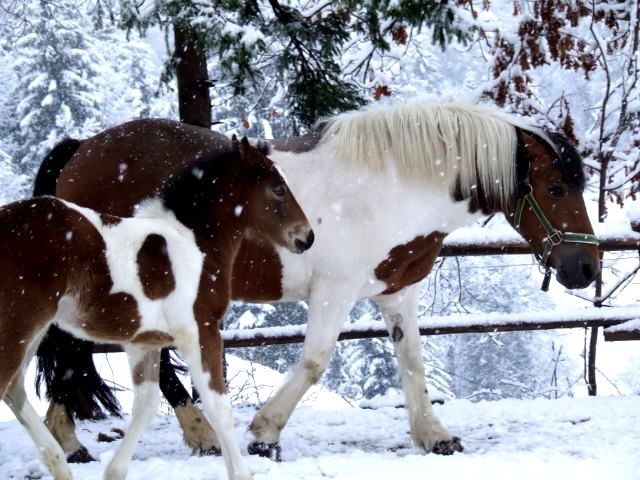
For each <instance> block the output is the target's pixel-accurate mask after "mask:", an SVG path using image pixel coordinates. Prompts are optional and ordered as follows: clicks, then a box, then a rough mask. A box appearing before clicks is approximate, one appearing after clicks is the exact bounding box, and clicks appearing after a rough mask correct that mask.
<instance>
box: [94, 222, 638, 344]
mask: <svg viewBox="0 0 640 480" xmlns="http://www.w3.org/2000/svg"><path fill="white" fill-rule="evenodd" d="M595 229H596V232H595V233H596V235H597V237H598V238H599V239H600V246H599V248H600V250H601V251H603V252H605V251H606V252H609V251H625V250H626V251H628V250H635V251H639V250H640V233H637V232H634V231H632V230H631V229H630V227H629V225H628V224H624V223H620V224H600V225H595ZM527 253H531V249H530V247H529V245H528V244H527V243H526V242H525V241H524V240H523V239H522V237H520V236H519V235H518V234H517V233H515V232H514V231H513V230H512V229H510V228H509V227H508V226H506V225H505V228H504V229H501V228H499V229H492V230H487V229H483V228H479V227H469V228H461V229H459V230H456V231H455V232H454V233H452V234H450V235H449V236H448V237H447V238H446V239H445V242H444V245H443V248H442V252H441V254H440V255H441V256H473V255H504V254H527ZM585 327H614V328H605V330H604V335H605V340H608V341H617V340H639V339H640V306H638V307H609V308H607V307H603V308H585V309H582V310H581V309H577V310H576V309H573V310H571V311H562V310H556V311H539V312H524V313H515V314H498V313H488V314H467V315H455V316H445V317H429V318H428V319H424V320H422V321H420V322H419V328H420V334H421V335H444V334H451V333H484V332H510V331H525V330H553V329H558V328H585ZM305 331H306V326H305V325H295V326H294V325H291V326H285V327H266V328H253V329H246V330H225V331H224V332H223V338H224V341H225V347H228V348H237V347H255V346H263V345H281V344H287V343H301V342H303V341H304V335H305ZM387 335H388V332H387V330H386V328H385V327H384V325H382V324H381V323H380V322H356V323H352V324H348V325H346V326H345V327H344V329H343V330H342V332H341V334H340V337H339V340H353V339H359V338H375V337H386V336H387ZM119 351H121V350H120V348H119V347H118V346H114V345H96V347H95V352H96V353H108V352H119Z"/></svg>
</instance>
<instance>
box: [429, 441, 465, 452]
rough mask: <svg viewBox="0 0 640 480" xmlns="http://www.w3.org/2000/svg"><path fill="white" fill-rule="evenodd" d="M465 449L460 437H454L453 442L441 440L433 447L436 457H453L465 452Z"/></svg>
mask: <svg viewBox="0 0 640 480" xmlns="http://www.w3.org/2000/svg"><path fill="white" fill-rule="evenodd" d="M463 451H464V447H463V446H462V442H461V441H460V438H459V437H453V438H452V439H451V440H440V441H439V442H436V444H435V445H434V447H433V453H435V454H436V455H453V454H454V453H456V452H463Z"/></svg>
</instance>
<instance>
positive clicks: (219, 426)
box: [0, 139, 312, 480]
mask: <svg viewBox="0 0 640 480" xmlns="http://www.w3.org/2000/svg"><path fill="white" fill-rule="evenodd" d="M234 145H235V148H233V149H232V151H231V152H229V153H224V154H221V155H217V156H215V157H213V158H209V157H206V158H205V159H204V161H202V162H200V163H198V164H195V165H192V166H191V167H190V168H189V169H188V170H185V171H183V172H182V173H180V174H178V175H176V176H175V177H174V178H172V179H171V181H170V182H169V183H168V184H167V185H166V186H165V187H164V188H163V191H162V192H161V194H160V195H159V198H157V199H153V200H148V201H145V202H143V203H142V204H140V205H139V206H138V208H137V209H136V214H135V216H134V217H132V218H121V217H114V216H110V215H105V214H98V213H96V212H95V211H94V210H89V209H87V208H83V207H79V206H77V205H75V204H72V203H67V202H66V201H63V200H60V199H58V198H55V197H46V196H45V197H36V198H34V199H27V200H22V201H19V202H15V203H12V204H9V205H6V206H4V207H2V208H0V244H1V245H2V249H0V252H1V253H0V264H1V265H2V282H0V351H1V352H2V362H0V398H2V399H4V400H6V401H7V403H8V404H9V405H10V407H11V409H12V410H13V412H14V413H15V415H16V417H17V418H18V419H19V420H20V422H22V424H23V425H24V426H25V427H26V428H27V430H28V432H29V434H30V435H31V437H32V438H33V440H34V441H35V443H36V445H37V446H38V448H39V450H40V451H41V452H42V456H43V459H44V462H45V463H46V465H47V467H48V468H49V470H50V471H51V473H52V474H53V476H54V477H55V478H56V480H63V479H71V478H72V474H71V471H70V469H69V466H68V465H67V463H66V459H65V454H64V452H63V450H62V449H61V448H60V446H59V445H58V443H57V442H56V440H55V439H54V437H53V436H52V435H51V433H50V432H49V430H47V428H46V427H45V425H44V424H43V423H42V421H41V420H40V418H39V417H38V416H37V414H36V412H35V411H34V409H33V407H32V406H31V404H30V403H29V401H28V400H27V398H26V395H25V390H24V370H25V368H26V364H27V363H28V361H29V359H30V358H31V357H32V356H33V354H34V353H35V349H36V348H37V346H38V343H39V340H40V339H41V338H42V336H43V334H44V333H45V332H46V329H47V327H49V325H51V324H55V325H57V326H58V327H60V328H62V329H64V330H66V331H68V332H70V333H72V334H73V335H75V336H78V337H80V338H83V339H87V340H92V341H100V342H109V343H117V344H121V345H123V346H124V348H125V350H126V352H127V355H128V358H129V364H130V368H131V375H132V377H133V384H134V403H133V413H132V419H131V424H130V426H129V429H128V431H127V433H126V435H125V437H124V439H123V440H122V442H121V444H120V445H119V447H118V450H117V451H116V454H115V455H114V457H113V459H112V460H111V461H110V463H109V465H108V467H107V470H106V473H105V478H106V479H109V480H115V479H122V478H124V477H125V475H126V472H127V466H128V463H129V461H130V460H131V457H132V455H133V452H134V449H135V447H136V444H137V442H138V440H139V438H140V436H141V435H142V432H143V430H144V429H145V428H146V426H147V425H148V424H149V422H150V421H151V420H152V419H153V417H154V415H155V413H156V410H157V407H158V404H159V400H160V392H159V389H158V379H159V364H160V348H161V347H166V346H170V345H174V346H175V347H177V348H178V349H179V350H180V351H181V352H182V354H183V356H184V358H185V360H186V362H187V364H188V366H189V369H190V372H191V376H192V379H193V382H194V385H196V386H197V388H198V390H199V391H200V393H201V395H202V405H203V409H204V413H205V415H206V417H207V419H208V420H209V421H210V422H211V424H212V425H213V427H214V429H215V431H216V433H217V435H218V439H219V440H220V446H221V448H222V453H223V455H224V458H225V461H226V466H227V472H228V476H229V478H230V479H249V478H251V474H250V473H249V470H248V469H247V467H246V466H245V465H244V462H243V460H242V456H241V454H240V450H239V448H238V445H237V443H236V441H235V438H234V435H233V422H232V419H231V403H230V401H229V399H228V397H227V395H226V393H225V392H226V387H225V384H224V379H223V373H222V340H221V336H220V322H221V321H222V318H223V316H224V314H225V312H226V309H227V305H228V303H229V299H230V295H231V269H232V266H233V262H234V259H235V256H236V253H237V251H238V248H239V246H240V242H241V241H242V238H243V237H245V235H247V233H250V234H251V235H258V234H259V235H261V236H264V237H265V238H266V239H268V241H270V242H273V243H274V244H276V245H279V246H281V247H283V248H285V249H287V250H288V251H291V252H294V253H301V252H302V251H303V250H306V249H307V248H308V246H310V244H311V243H312V242H311V239H312V230H311V228H310V225H309V224H308V222H307V219H306V217H305V216H304V214H303V212H302V210H301V209H300V207H299V205H298V204H297V202H296V200H295V199H294V197H293V196H292V195H291V193H290V192H289V191H288V189H287V185H286V183H285V181H284V180H283V178H282V177H281V175H280V173H278V170H277V169H276V168H274V165H273V163H272V162H271V161H270V160H269V159H268V158H267V157H266V156H264V155H263V154H262V153H261V152H259V151H258V150H256V149H255V148H253V147H251V146H250V145H249V143H248V141H247V140H246V139H243V141H242V143H241V144H238V142H237V141H236V142H235V144H234ZM194 215H195V216H197V217H198V218H203V219H206V223H204V222H203V225H202V230H201V231H199V232H198V233H199V235H198V236H195V235H194V228H193V226H192V225H191V223H190V222H191V218H192V217H193V216H194ZM201 250H202V251H203V252H207V253H206V254H203V253H202V252H201ZM213 252H215V253H213ZM212 272H215V274H213V273H212Z"/></svg>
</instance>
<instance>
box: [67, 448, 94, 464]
mask: <svg viewBox="0 0 640 480" xmlns="http://www.w3.org/2000/svg"><path fill="white" fill-rule="evenodd" d="M95 461H96V459H95V458H93V457H92V456H91V454H90V453H89V450H87V449H86V448H85V447H81V448H79V449H78V450H76V451H75V452H73V453H70V454H69V455H67V462H69V463H90V462H95Z"/></svg>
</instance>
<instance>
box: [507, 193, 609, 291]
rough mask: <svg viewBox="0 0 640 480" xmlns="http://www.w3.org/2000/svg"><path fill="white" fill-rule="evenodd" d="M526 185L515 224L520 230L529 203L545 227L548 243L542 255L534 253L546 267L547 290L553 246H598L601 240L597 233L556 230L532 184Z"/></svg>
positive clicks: (543, 283) (517, 210) (544, 286)
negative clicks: (534, 194) (566, 244)
mask: <svg viewBox="0 0 640 480" xmlns="http://www.w3.org/2000/svg"><path fill="white" fill-rule="evenodd" d="M526 186H527V187H529V193H527V194H525V195H523V196H522V197H520V199H519V200H518V205H517V206H516V212H515V215H514V225H515V228H516V230H518V231H520V221H521V220H522V212H523V211H524V207H525V205H526V204H528V205H529V207H530V208H531V211H532V212H533V214H534V215H535V216H536V218H537V219H538V221H539V222H540V225H542V227H543V228H544V230H545V232H546V234H547V243H546V245H545V247H544V251H543V252H542V255H541V256H540V255H537V254H534V255H535V256H536V258H537V259H538V261H539V262H540V264H541V265H542V267H543V268H545V269H546V271H545V275H544V281H543V282H542V290H544V291H547V290H548V289H549V281H550V280H551V267H549V266H548V265H547V262H548V261H549V257H550V256H551V251H552V250H553V247H556V246H558V245H560V244H561V243H586V244H588V245H595V246H598V245H599V244H600V242H599V241H598V239H597V238H596V236H595V235H590V234H588V233H573V232H561V231H560V230H556V229H555V228H553V226H552V225H551V223H550V222H549V220H547V217H546V216H545V215H544V212H543V211H542V209H541V208H540V205H539V204H538V202H537V201H536V199H535V198H534V196H533V189H532V188H531V185H530V184H528V183H527V184H526Z"/></svg>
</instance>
